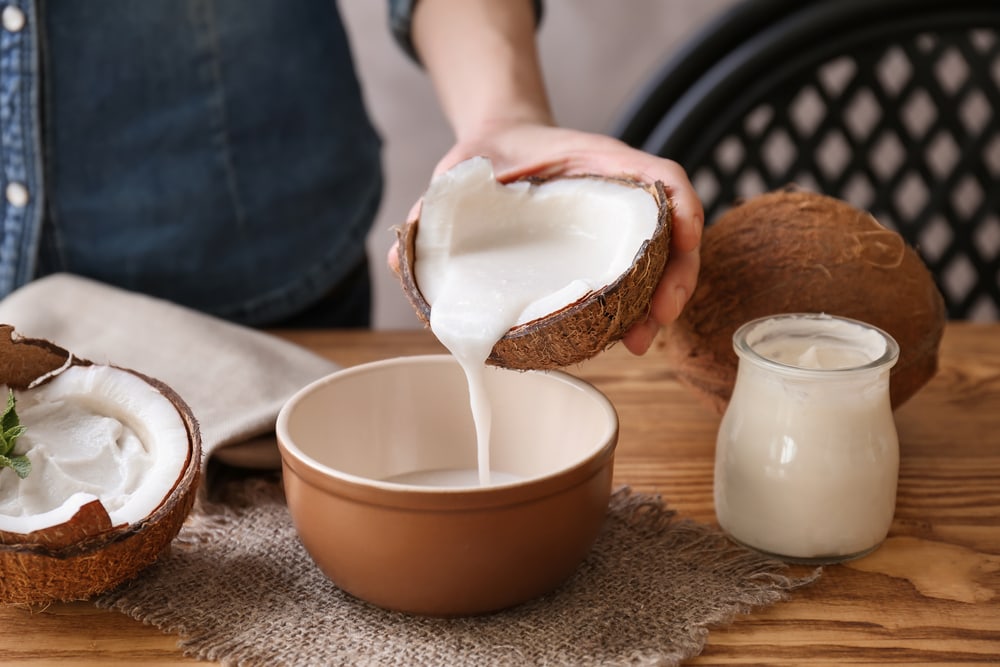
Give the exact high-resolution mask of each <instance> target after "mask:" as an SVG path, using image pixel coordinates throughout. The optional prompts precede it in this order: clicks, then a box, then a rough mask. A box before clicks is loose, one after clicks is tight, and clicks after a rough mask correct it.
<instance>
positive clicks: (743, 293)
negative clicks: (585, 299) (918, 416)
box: [664, 191, 947, 414]
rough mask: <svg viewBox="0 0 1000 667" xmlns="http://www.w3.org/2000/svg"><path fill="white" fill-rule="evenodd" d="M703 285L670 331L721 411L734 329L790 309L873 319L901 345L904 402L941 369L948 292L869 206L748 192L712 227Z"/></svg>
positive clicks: (897, 384) (677, 364) (895, 397)
mask: <svg viewBox="0 0 1000 667" xmlns="http://www.w3.org/2000/svg"><path fill="white" fill-rule="evenodd" d="M701 265H702V269H701V274H700V276H699V279H698V286H697V288H696V289H695V291H694V294H693V295H692V297H691V300H690V301H689V302H688V304H687V306H686V307H685V309H684V312H683V313H682V314H681V317H680V318H679V319H678V320H677V321H676V322H674V323H672V324H671V325H669V326H668V327H667V328H666V330H665V335H664V343H665V345H666V349H667V353H668V357H669V359H670V363H671V365H672V366H673V367H674V368H675V369H676V372H677V375H678V377H679V378H680V379H681V381H683V382H684V383H685V384H687V385H688V386H689V387H691V388H692V389H694V390H695V391H696V393H697V394H698V395H699V396H700V397H702V398H703V399H704V400H705V402H706V403H707V404H708V405H710V406H711V407H712V408H713V409H714V410H716V411H717V412H719V413H720V414H721V413H722V412H724V411H725V408H726V406H727V405H728V402H729V397H730V395H731V394H732V388H733V384H734V383H735V380H736V369H737V364H738V361H737V356H736V353H735V352H734V351H733V342H732V337H733V334H734V333H735V331H736V329H737V328H738V327H739V326H740V325H741V324H743V323H745V322H747V321H749V320H752V319H754V318H757V317H764V316H768V315H775V314H779V313H790V312H811V313H827V314H830V315H840V316H844V317H850V318H854V319H857V320H861V321H863V322H868V323H869V324H873V325H875V326H877V327H879V328H881V329H883V330H885V331H886V332H888V333H889V334H890V335H891V336H892V337H893V338H895V339H896V341H897V342H898V343H899V348H900V354H899V361H898V362H897V363H896V365H895V366H894V367H893V369H892V371H891V379H890V398H891V401H892V404H893V406H894V407H898V406H899V405H901V404H902V403H904V402H905V401H906V400H907V399H909V398H910V397H911V396H913V395H914V394H915V393H916V392H917V391H918V390H919V389H920V388H921V387H922V386H923V385H924V384H925V383H926V382H927V381H928V380H930V379H931V378H932V377H933V376H934V374H935V373H936V372H937V354H938V347H939V344H940V341H941V336H942V333H943V330H944V324H945V320H946V319H947V315H946V311H945V305H944V299H943V298H942V296H941V293H940V292H939V291H938V289H937V286H936V285H935V283H934V279H933V277H932V276H931V274H930V272H929V271H928V270H927V267H926V266H925V265H924V263H923V261H922V260H921V259H920V257H919V256H918V255H917V253H916V251H915V250H914V249H913V248H911V247H910V246H908V245H907V244H906V242H905V241H904V240H903V238H902V237H901V236H900V235H899V234H898V233H896V232H894V231H892V230H890V229H887V228H886V227H884V226H883V225H881V224H880V223H879V222H878V221H877V220H876V219H875V218H874V217H872V216H871V215H870V214H869V213H867V212H865V211H862V210H859V209H857V208H855V207H853V206H851V205H850V204H848V203H846V202H844V201H841V200H838V199H836V198H833V197H829V196H825V195H820V194H815V193H810V192H795V191H780V192H772V193H768V194H764V195H759V196H756V197H752V198H750V199H747V200H746V201H744V202H743V203H741V204H739V205H737V206H735V207H733V208H731V209H729V210H728V211H726V213H724V214H723V215H722V216H720V217H719V218H718V219H717V220H716V221H715V222H714V223H713V224H712V225H709V226H708V227H707V228H706V229H705V233H704V235H703V238H702V245H701Z"/></svg>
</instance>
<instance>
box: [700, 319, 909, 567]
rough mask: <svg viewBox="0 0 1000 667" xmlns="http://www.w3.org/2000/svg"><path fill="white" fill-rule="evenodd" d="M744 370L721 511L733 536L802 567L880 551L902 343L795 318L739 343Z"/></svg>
mask: <svg viewBox="0 0 1000 667" xmlns="http://www.w3.org/2000/svg"><path fill="white" fill-rule="evenodd" d="M733 346H734V348H735V350H736V354H737V356H738V357H739V366H738V370H737V375H736V383H735V385H734V387H733V393H732V397H731V398H730V402H729V405H728V407H727V409H726V412H725V414H724V415H723V418H722V422H721V424H720V427H719V433H718V439H717V442H716V460H715V489H714V491H715V510H716V516H717V518H718V520H719V524H720V525H721V527H722V529H723V530H725V531H726V532H727V533H728V534H729V535H730V536H731V537H732V538H733V539H734V540H736V541H738V542H741V543H743V544H745V545H747V546H749V547H752V548H754V549H757V550H759V551H763V552H766V553H768V554H772V555H775V556H779V557H781V558H783V559H785V560H789V561H793V562H816V563H819V562H837V561H843V560H848V559H851V558H857V557H860V556H862V555H865V554H867V553H869V552H870V551H872V550H874V549H875V548H877V547H878V545H879V544H881V543H882V541H883V540H884V539H885V537H886V534H887V533H888V531H889V526H890V524H891V523H892V517H893V513H894V511H895V505H896V482H897V478H898V473H899V441H898V438H897V435H896V426H895V423H894V421H893V415H892V407H891V404H890V401H889V371H890V369H891V368H892V366H893V365H894V364H895V363H896V360H897V358H898V357H899V346H898V345H897V343H896V341H895V340H893V338H892V337H891V336H889V334H887V333H885V332H884V331H882V330H880V329H878V328H876V327H873V326H870V325H868V324H865V323H863V322H859V321H856V320H851V319H847V318H842V317H833V316H829V315H823V314H787V315H778V316H773V317H768V318H761V319H758V320H753V321H751V322H748V323H746V324H744V325H743V326H742V327H740V328H739V329H738V330H737V331H736V333H735V334H734V336H733Z"/></svg>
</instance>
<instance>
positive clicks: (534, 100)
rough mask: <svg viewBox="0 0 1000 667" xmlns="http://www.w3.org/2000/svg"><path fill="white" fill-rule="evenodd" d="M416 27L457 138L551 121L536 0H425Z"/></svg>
mask: <svg viewBox="0 0 1000 667" xmlns="http://www.w3.org/2000/svg"><path fill="white" fill-rule="evenodd" d="M412 31H413V32H412V35H413V42H414V46H415V48H416V51H417V54H418V55H419V56H420V60H421V62H422V63H423V65H424V67H426V69H427V71H428V73H429V75H430V77H431V80H432V82H433V84H434V87H435V89H436V91H437V94H438V98H439V99H440V102H441V106H442V109H443V110H444V113H445V115H446V116H447V118H448V121H449V122H450V124H451V127H452V129H453V131H454V132H455V136H456V138H457V140H458V141H464V140H470V139H474V138H475V137H478V136H481V135H483V134H484V133H486V132H488V131H489V130H490V129H491V128H498V127H503V126H505V125H511V124H515V123H521V122H532V123H542V124H551V123H552V113H551V110H550V107H549V102H548V97H547V95H546V92H545V86H544V83H543V80H542V74H541V70H540V67H539V64H538V51H537V48H536V45H535V14H534V9H533V7H532V3H531V2H530V0H420V1H419V2H418V3H417V6H416V9H415V11H414V14H413V26H412Z"/></svg>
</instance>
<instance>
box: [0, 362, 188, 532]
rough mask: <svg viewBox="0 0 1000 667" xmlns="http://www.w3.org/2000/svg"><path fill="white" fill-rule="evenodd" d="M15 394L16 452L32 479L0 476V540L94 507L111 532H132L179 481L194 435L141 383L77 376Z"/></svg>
mask: <svg viewBox="0 0 1000 667" xmlns="http://www.w3.org/2000/svg"><path fill="white" fill-rule="evenodd" d="M3 391H4V394H6V388H4V389H3ZM14 394H15V397H16V399H17V414H18V417H19V419H20V422H21V424H22V425H23V426H25V427H26V431H25V433H24V434H23V435H22V436H21V437H20V438H19V439H18V441H17V445H16V447H15V451H16V452H17V453H18V454H25V455H26V456H27V457H28V459H29V460H30V461H31V473H30V474H29V475H28V476H27V477H26V478H25V479H19V478H17V476H16V475H15V474H14V472H13V471H12V470H10V469H7V468H4V469H0V530H4V531H8V532H12V533H30V532H32V531H35V530H40V529H43V528H48V527H51V526H57V525H60V524H62V523H65V522H67V521H69V520H70V519H71V518H72V517H73V516H74V515H75V514H76V513H77V512H78V511H79V509H80V508H81V507H82V506H83V505H85V504H87V503H89V502H92V501H94V500H95V499H97V500H100V502H101V504H102V505H103V506H104V508H105V510H106V511H107V513H108V516H109V517H110V519H111V524H112V525H114V526H118V525H123V524H132V523H135V522H138V521H141V520H142V519H144V518H145V517H147V516H149V515H150V514H151V513H152V512H153V510H155V509H156V508H157V507H158V506H159V505H160V503H161V502H162V501H163V500H164V498H165V497H166V496H167V495H168V494H169V493H170V491H171V489H172V488H173V487H174V485H175V484H176V482H177V480H178V478H179V477H180V474H181V471H182V470H183V468H184V465H185V463H186V461H187V457H188V454H189V443H188V432H187V430H186V428H185V425H184V422H183V420H182V418H181V416H180V414H179V413H178V411H177V408H176V407H175V406H174V405H173V404H172V403H171V402H170V400H169V399H168V398H167V397H166V396H164V395H163V394H162V393H160V392H159V391H157V389H156V388H155V387H154V386H152V385H150V384H149V383H147V382H146V381H145V380H143V379H142V378H141V377H139V376H137V375H135V374H133V373H130V372H128V371H124V370H122V369H118V368H115V367H113V366H101V365H93V366H71V367H69V368H66V369H65V370H63V371H61V372H60V373H59V374H58V375H57V376H56V377H55V378H53V379H52V380H51V381H49V382H47V383H45V384H42V385H40V386H38V387H35V388H32V389H28V390H26V391H15V392H14Z"/></svg>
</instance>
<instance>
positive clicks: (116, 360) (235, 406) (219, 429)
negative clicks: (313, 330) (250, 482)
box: [0, 274, 338, 467]
mask: <svg viewBox="0 0 1000 667" xmlns="http://www.w3.org/2000/svg"><path fill="white" fill-rule="evenodd" d="M0 323H4V324H12V325H13V326H14V329H15V330H16V331H17V333H18V334H20V335H23V336H30V337H32V338H44V339H46V340H49V341H51V342H53V343H55V344H56V345H59V346H60V347H63V348H65V349H67V350H69V351H70V352H71V353H73V354H74V355H76V356H78V357H82V358H84V359H89V360H90V361H93V362H94V363H101V364H106V363H110V364H115V365H116V366H123V367H125V368H131V369H132V370H136V371H140V372H142V373H145V374H146V375H149V376H150V377H154V378H156V379H158V380H160V381H161V382H165V383H166V384H167V385H169V386H170V387H171V388H172V389H173V390H174V391H176V392H177V393H178V394H180V396H181V398H183V399H184V400H185V401H186V402H187V403H188V405H189V406H190V407H191V411H192V412H194V416H195V418H197V420H198V423H199V425H200V427H201V436H202V445H203V448H204V458H205V460H206V461H207V460H208V458H209V457H210V456H216V457H217V458H219V459H220V460H223V461H225V462H227V463H232V464H234V465H244V466H248V467H276V466H278V465H280V460H279V458H278V451H277V445H276V444H275V440H274V437H273V430H274V421H275V418H276V417H277V415H278V410H280V409H281V406H282V405H283V404H284V402H285V401H286V400H288V398H289V397H290V396H291V395H292V394H293V393H295V392H296V391H297V390H299V389H301V388H302V387H304V386H305V385H307V384H308V383H310V382H311V381H313V380H315V379H317V378H320V377H322V376H324V375H327V374H329V373H331V372H333V371H334V370H336V369H337V368H338V366H337V365H336V364H334V363H332V362H330V361H328V360H326V359H324V358H323V357H320V356H318V355H316V354H313V353H312V352H310V351H309V350H306V349H304V348H302V347H299V346H297V345H293V344H291V343H287V342H285V341H283V340H280V339H278V338H275V337H274V336H271V335H268V334H266V333H264V332H261V331H257V330H254V329H250V328H247V327H242V326H238V325H235V324H231V323H229V322H225V321H223V320H220V319H218V318H215V317H210V316H208V315H204V314H202V313H199V312H196V311H193V310H190V309H188V308H183V307H181V306H177V305H174V304H172V303H169V302H167V301H163V300H161V299H154V298H151V297H148V296H145V295H141V294H135V293H132V292H128V291H125V290H121V289H118V288H115V287H110V286H108V285H104V284H102V283H98V282H95V281H93V280H88V279H86V278H81V277H78V276H74V275H69V274H55V275H51V276H47V277H45V278H41V279H39V280H36V281H35V282H32V283H29V284H28V285H26V286H24V287H22V288H20V289H18V290H16V291H14V292H13V293H12V294H10V295H8V296H7V297H6V298H5V299H3V300H2V301H0Z"/></svg>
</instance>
